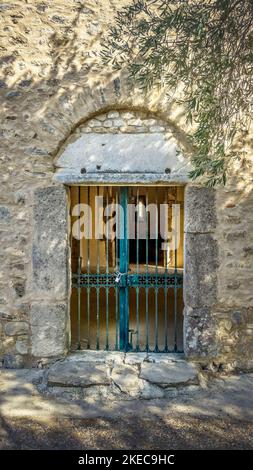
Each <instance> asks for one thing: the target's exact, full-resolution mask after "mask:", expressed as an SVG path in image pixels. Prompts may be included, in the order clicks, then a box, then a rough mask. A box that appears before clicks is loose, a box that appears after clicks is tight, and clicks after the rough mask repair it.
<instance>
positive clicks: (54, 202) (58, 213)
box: [30, 89, 217, 358]
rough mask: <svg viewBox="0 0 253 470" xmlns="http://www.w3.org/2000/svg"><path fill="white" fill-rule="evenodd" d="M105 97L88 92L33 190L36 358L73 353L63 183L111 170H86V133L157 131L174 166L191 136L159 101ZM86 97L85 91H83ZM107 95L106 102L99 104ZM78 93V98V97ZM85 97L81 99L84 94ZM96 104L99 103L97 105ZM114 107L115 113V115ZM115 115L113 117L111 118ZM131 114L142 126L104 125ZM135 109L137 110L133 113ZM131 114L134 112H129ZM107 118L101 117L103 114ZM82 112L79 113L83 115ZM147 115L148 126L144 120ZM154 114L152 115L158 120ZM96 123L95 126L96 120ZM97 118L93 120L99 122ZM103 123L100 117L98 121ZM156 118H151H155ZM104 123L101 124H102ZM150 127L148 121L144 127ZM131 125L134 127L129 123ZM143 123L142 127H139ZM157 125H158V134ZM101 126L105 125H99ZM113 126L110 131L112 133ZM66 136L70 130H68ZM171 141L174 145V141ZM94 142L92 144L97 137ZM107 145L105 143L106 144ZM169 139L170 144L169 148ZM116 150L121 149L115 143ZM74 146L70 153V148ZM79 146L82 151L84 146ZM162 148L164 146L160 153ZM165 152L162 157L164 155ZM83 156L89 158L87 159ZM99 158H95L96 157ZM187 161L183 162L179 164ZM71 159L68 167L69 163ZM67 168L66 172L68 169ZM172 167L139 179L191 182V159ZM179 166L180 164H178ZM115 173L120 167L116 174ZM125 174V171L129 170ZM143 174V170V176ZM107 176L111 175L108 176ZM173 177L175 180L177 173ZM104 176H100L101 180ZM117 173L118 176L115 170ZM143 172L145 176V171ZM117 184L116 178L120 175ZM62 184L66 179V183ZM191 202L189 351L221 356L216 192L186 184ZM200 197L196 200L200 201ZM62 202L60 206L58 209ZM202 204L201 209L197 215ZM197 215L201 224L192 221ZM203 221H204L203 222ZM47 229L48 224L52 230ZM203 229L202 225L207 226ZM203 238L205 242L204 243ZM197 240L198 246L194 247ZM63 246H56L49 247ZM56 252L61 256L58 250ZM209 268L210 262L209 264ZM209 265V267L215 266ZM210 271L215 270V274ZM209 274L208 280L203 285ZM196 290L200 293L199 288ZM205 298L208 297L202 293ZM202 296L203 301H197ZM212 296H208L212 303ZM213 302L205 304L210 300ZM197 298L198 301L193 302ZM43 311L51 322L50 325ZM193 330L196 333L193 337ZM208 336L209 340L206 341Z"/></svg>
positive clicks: (187, 285) (91, 178)
mask: <svg viewBox="0 0 253 470" xmlns="http://www.w3.org/2000/svg"><path fill="white" fill-rule="evenodd" d="M98 96H100V101H99V100H98V101H96V100H95V99H94V97H93V98H91V97H90V96H89V100H90V103H91V104H90V106H89V107H87V109H86V110H85V113H83V112H82V113H81V111H80V109H79V106H78V107H77V108H78V112H80V113H81V115H80V116H78V113H77V112H75V119H74V124H73V126H72V127H71V128H69V129H67V130H66V129H65V136H64V139H62V140H61V141H59V142H58V146H57V148H55V150H54V152H52V154H53V155H54V156H55V159H54V165H55V168H56V171H55V173H54V181H55V183H54V185H53V186H52V181H51V184H50V187H43V188H39V189H38V190H36V191H35V212H34V213H35V219H36V228H35V234H34V240H33V287H34V292H35V293H37V298H38V299H39V300H37V301H36V302H33V303H32V304H31V322H30V323H31V332H32V340H31V343H32V348H31V351H32V356H33V357H35V358H38V357H49V358H50V357H59V356H60V357H61V356H63V355H65V354H66V353H67V352H68V349H69V331H70V330H69V327H70V322H69V297H70V264H69V263H70V256H69V245H68V230H69V219H68V199H67V194H66V190H65V188H64V184H67V185H68V184H72V183H76V184H78V183H86V184H89V183H90V182H93V183H94V182H96V183H97V184H98V183H99V182H102V180H103V181H104V179H105V178H106V171H105V172H104V173H103V174H102V176H101V173H99V170H97V171H94V170H95V168H94V167H93V168H92V167H90V168H89V169H88V170H89V171H87V169H86V168H85V171H84V172H81V171H80V170H81V169H82V168H83V161H85V162H86V163H85V165H86V166H87V164H88V163H89V162H88V160H87V158H88V156H87V154H86V153H82V152H83V150H82V149H83V145H84V142H85V138H86V139H87V138H88V137H90V138H91V137H92V138H93V139H95V140H96V138H97V136H99V135H100V136H101V135H103V136H105V135H106V134H107V136H108V135H109V136H110V138H111V139H112V141H113V139H117V136H119V135H122V134H125V135H127V137H128V139H131V138H132V137H133V136H138V135H141V134H144V135H145V136H146V138H147V137H148V136H151V143H150V145H151V146H152V145H153V144H154V143H155V142H154V140H153V141H152V139H154V136H158V141H157V142H158V144H157V145H158V148H159V151H161V148H162V147H163V145H165V154H166V152H168V151H169V149H170V147H169V145H172V147H173V152H172V154H173V155H172V157H173V158H172V165H177V163H178V156H177V155H176V146H177V145H179V146H180V149H181V148H186V147H187V139H186V134H185V132H184V131H182V130H180V129H179V127H178V125H177V124H175V123H173V120H172V119H171V118H168V117H167V118H166V116H165V114H163V113H164V108H163V107H162V106H161V109H160V111H158V110H157V103H158V101H157V103H156V107H153V108H152V106H150V108H149V107H148V106H147V105H146V106H144V101H145V100H144V98H143V97H142V98H141V99H140V101H138V100H137V103H135V106H133V105H131V101H132V100H133V97H130V98H129V97H126V96H124V97H122V95H120V96H117V94H115V89H114V100H110V101H109V100H108V102H107V101H106V99H105V95H103V96H104V98H103V100H102V98H101V96H102V95H101V91H100V94H99V92H98ZM79 98H80V97H79ZM101 100H102V101H103V102H102V103H101ZM76 102H77V99H76V100H75V103H76ZM81 102H82V103H83V100H81ZM94 103H96V104H95V105H94ZM110 113H111V114H110ZM113 113H114V117H113ZM124 113H125V115H126V114H127V113H128V114H129V117H128V118H126V117H125V118H124V119H134V120H137V119H140V126H139V125H137V124H136V127H135V125H134V124H133V131H132V132H130V131H129V129H128V127H129V122H128V123H127V126H126V127H127V129H125V132H124V130H123V127H124V126H123V125H122V123H118V124H117V125H116V124H115V122H113V125H112V126H111V127H110V126H109V125H108V127H106V129H107V132H105V126H104V125H102V126H101V122H102V123H104V122H105V120H106V119H108V120H110V116H111V120H112V121H115V120H120V119H122V116H123V114H124ZM131 114H132V115H131ZM130 115H131V116H130ZM102 117H103V118H102ZM78 118H79V119H78ZM145 120H146V121H148V123H146V124H145V126H147V127H146V128H145V129H144V128H142V127H143V121H145ZM152 120H153V121H152ZM92 121H93V124H92V126H91V122H92ZM94 121H95V124H94ZM96 121H97V123H96ZM150 121H152V122H150ZM98 123H99V125H98ZM145 126H144V127H145ZM130 127H131V126H130ZM138 127H140V128H141V129H142V131H143V132H139V131H138V130H136V129H137V128H138ZM151 127H155V128H156V129H153V130H154V132H152V129H151ZM98 128H102V131H101V129H98ZM108 129H109V131H108ZM166 132H167V133H169V134H170V139H171V141H170V139H167V140H166ZM66 134H67V135H66ZM168 142H171V144H168ZM79 144H80V145H81V147H82V149H81V153H80V155H79V156H80V158H81V162H80V161H79V160H78V158H77V159H76V156H75V153H76V152H77V150H78V148H79V147H78V146H79ZM93 144H94V142H93ZM100 144H101V142H100ZM166 145H167V147H166ZM117 148H118V147H117ZM70 150H71V151H70ZM79 150H80V149H79ZM161 152H162V151H161ZM161 155H164V154H163V153H161ZM82 159H84V160H82ZM71 163H72V164H73V167H72V170H73V169H75V168H74V167H75V165H76V164H77V163H78V165H79V166H78V172H79V174H78V178H77V179H75V178H76V175H75V174H74V173H75V172H74V173H72V174H71V172H69V170H71ZM95 163H96V160H95ZM181 163H182V162H181ZM64 165H65V166H64ZM66 169H67V170H68V171H67V172H66ZM165 169H166V168H163V169H161V171H160V173H159V175H158V176H157V177H156V178H155V179H153V180H152V181H151V180H150V177H151V173H152V172H149V174H148V177H147V178H146V176H145V179H141V180H138V179H137V180H134V182H137V183H138V182H139V183H146V184H152V183H156V182H160V183H164V184H169V183H171V184H186V183H188V177H187V173H188V169H187V162H186V165H185V172H184V173H182V174H180V173H179V174H178V178H175V174H176V172H173V171H171V172H170V173H167V172H166V171H165ZM176 170H177V169H176ZM135 171H136V168H134V169H133V171H132V172H130V173H131V177H133V178H134V177H135V176H134V174H135ZM116 173H117V172H116ZM126 173H128V174H127V176H126ZM140 174H141V172H140V173H139V175H140ZM108 175H109V176H108ZM108 175H107V179H106V181H104V182H106V183H108V184H110V181H111V177H112V176H111V175H112V173H110V172H108ZM120 175H121V176H122V174H121V172H120V171H118V174H117V175H116V177H117V178H118V179H116V181H118V182H120V183H131V182H133V180H131V179H129V178H130V176H129V172H125V173H124V177H123V178H121V179H120ZM171 175H172V176H173V178H172V177H171ZM101 178H102V180H101ZM114 178H115V175H114ZM141 178H143V175H142V176H141ZM114 182H115V179H114ZM62 183H63V184H62ZM187 194H188V202H187V207H188V209H187V215H186V221H187V223H186V235H185V246H186V252H187V253H188V255H187V256H188V259H187V260H186V263H185V264H186V279H185V294H184V297H185V302H186V308H185V316H186V320H185V335H184V338H185V352H186V354H187V355H189V356H194V357H201V356H206V355H212V356H214V355H215V347H216V346H215V340H214V323H213V318H212V317H211V315H210V307H211V306H212V305H213V304H214V303H215V301H216V270H217V246H216V242H215V238H214V231H215V227H216V225H215V223H216V222H215V212H214V196H213V192H212V190H209V189H207V188H199V187H194V186H192V185H190V191H189V190H188V192H187ZM196 201H197V202H198V204H196ZM56 208H57V210H56ZM197 210H198V211H200V215H199V213H197ZM206 213H208V214H211V222H210V224H209V225H208V227H207V226H206V225H205V214H206ZM192 220H196V224H195V225H196V226H195V225H194V224H193V223H192ZM198 222H199V223H198ZM48 227H50V228H49V229H48ZM203 227H204V228H203ZM45 232H47V236H46V237H43V236H41V234H42V235H43V233H44V234H45ZM200 242H201V243H200ZM196 244H197V246H198V249H197V251H196V249H195V248H196ZM206 245H209V246H210V247H211V248H210V253H209V254H210V256H209V258H208V260H207V261H208V262H207V263H204V264H203V263H202V260H203V259H204V258H205V257H206ZM51 246H52V247H54V246H57V250H56V251H55V252H54V251H53V250H50V247H51ZM194 249H195V251H196V256H195V258H194V259H193V258H192V257H191V256H190V255H189V254H190V253H191V252H194ZM55 253H56V254H57V256H55ZM197 258H198V259H199V262H201V263H202V265H203V268H202V270H201V276H199V273H198V270H196V269H195V268H196V262H197V261H196V260H197ZM210 266H211V268H210ZM210 269H211V271H212V272H211V271H210ZM210 274H211V275H210ZM203 279H204V280H205V281H204V285H203ZM201 289H205V291H206V292H207V295H205V296H204V300H203V302H202V303H203V305H202V303H201V301H200V297H199V296H198V291H200V290H201ZM194 292H195V294H194ZM202 297H203V296H202ZM196 299H199V300H198V302H197V303H196ZM206 299H208V302H206ZM206 303H207V305H206ZM195 304H196V305H195ZM45 316H46V318H47V320H48V321H47V323H45ZM194 334H195V336H196V338H195V339H194ZM202 339H203V340H202Z"/></svg>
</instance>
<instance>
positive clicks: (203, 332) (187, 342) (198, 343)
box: [184, 307, 217, 358]
mask: <svg viewBox="0 0 253 470" xmlns="http://www.w3.org/2000/svg"><path fill="white" fill-rule="evenodd" d="M184 352H185V355H186V356H187V357H196V358H197V357H199V358H200V357H210V358H211V357H215V356H216V354H217V344H216V322H215V319H214V317H213V316H212V315H211V310H210V309H209V308H195V309H192V308H189V307H186V308H185V310H184Z"/></svg>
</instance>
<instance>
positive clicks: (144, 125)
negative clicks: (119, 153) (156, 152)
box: [0, 0, 253, 369]
mask: <svg viewBox="0 0 253 470" xmlns="http://www.w3.org/2000/svg"><path fill="white" fill-rule="evenodd" d="M127 3H128V1H127V0H120V1H118V0H117V1H116V0H96V1H94V0H92V1H83V0H80V1H78V0H69V1H68V2H67V3H66V2H65V1H63V0H56V1H54V2H51V1H46V0H44V1H36V0H28V1H27V2H25V3H24V2H23V1H21V0H16V1H14V0H13V1H9V2H8V1H6V2H4V3H2V4H1V5H0V22H1V23H0V28H1V50H0V53H1V58H0V66H1V70H0V95H1V142H0V146H1V172H0V178H1V185H0V240H1V243H0V264H1V271H0V335H1V337H0V338H1V343H0V357H1V362H2V364H3V366H4V367H24V366H38V365H40V364H42V365H43V364H47V363H48V362H51V361H52V362H54V361H55V360H56V359H57V358H59V357H64V356H65V355H66V354H67V353H68V348H69V331H70V326H69V323H70V322H69V293H70V277H69V272H70V262H69V246H68V230H69V221H68V194H67V188H65V187H64V185H63V184H62V183H58V182H56V181H55V179H54V175H55V164H56V161H57V156H58V155H60V154H61V153H62V152H63V150H64V149H65V148H66V145H67V144H68V143H69V142H73V141H75V139H77V138H78V136H80V135H85V134H87V133H90V132H93V133H99V132H108V133H111V134H112V136H113V135H114V134H116V133H133V134H138V133H144V134H145V133H152V132H161V133H166V134H167V133H169V134H170V135H172V136H173V139H175V141H176V142H177V144H178V146H179V147H180V149H181V151H182V153H184V154H185V155H189V154H190V153H191V151H192V149H191V147H190V144H189V142H188V140H187V137H186V132H187V131H188V130H189V129H187V127H186V124H185V120H184V113H183V110H182V109H181V108H180V107H178V106H176V105H175V103H174V102H172V103H170V104H168V102H167V100H166V96H165V95H164V93H163V91H161V92H160V93H158V92H157V91H151V92H150V93H149V94H148V95H144V94H142V93H141V92H140V90H137V89H135V88H133V87H132V88H131V89H129V85H128V83H127V81H126V79H125V73H124V70H122V72H121V73H118V74H116V75H113V74H112V73H111V72H110V71H109V70H107V69H106V68H105V67H102V65H101V64H100V62H99V50H100V41H101V37H102V36H103V34H105V32H106V28H107V26H108V24H112V21H113V20H112V18H113V13H114V12H115V10H116V9H118V8H120V7H121V6H124V5H125V4H127ZM237 151H238V153H239V152H241V153H242V154H243V156H244V158H243V159H241V160H240V162H239V161H238V164H236V165H234V166H233V167H231V169H230V174H229V180H228V184H227V186H226V187H225V188H224V189H223V188H219V189H216V190H210V189H207V188H204V187H202V186H201V185H192V184H191V183H190V182H188V183H187V185H186V186H187V187H186V193H185V205H186V220H185V259H186V264H185V321H184V330H185V333H184V334H185V336H184V341H185V354H186V356H187V357H188V358H190V359H192V360H195V361H197V362H200V363H202V364H203V366H206V365H208V364H214V367H217V368H218V367H223V368H228V369H229V368H231V369H236V368H241V369H250V368H252V367H253V269H252V264H253V211H252V204H253V192H252V187H253V185H252V136H246V137H245V136H244V137H243V136H242V139H241V141H238V143H237ZM53 220H54V221H55V220H56V222H57V230H56V229H55V226H54V225H53V223H52V221H53Z"/></svg>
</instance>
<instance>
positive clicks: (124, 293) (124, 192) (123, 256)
mask: <svg viewBox="0 0 253 470" xmlns="http://www.w3.org/2000/svg"><path fill="white" fill-rule="evenodd" d="M127 201H128V188H127V187H122V188H120V205H121V207H122V216H123V217H121V220H120V249H119V254H120V272H121V273H122V274H123V285H121V286H120V287H119V296H120V298H119V300H120V350H127V347H128V324H129V319H128V287H127V286H126V285H124V284H126V283H125V275H126V273H127V272H128V237H127V233H128V229H127Z"/></svg>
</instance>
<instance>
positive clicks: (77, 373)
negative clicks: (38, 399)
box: [48, 361, 110, 387]
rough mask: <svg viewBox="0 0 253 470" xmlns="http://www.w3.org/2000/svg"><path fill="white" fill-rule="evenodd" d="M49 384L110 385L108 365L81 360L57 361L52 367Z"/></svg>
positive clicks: (66, 385) (70, 385) (76, 385)
mask: <svg viewBox="0 0 253 470" xmlns="http://www.w3.org/2000/svg"><path fill="white" fill-rule="evenodd" d="M48 385H56V386H65V387H68V386H69V387H90V386H92V385H110V379H109V377H108V375H107V372H106V367H105V366H104V365H99V364H87V363H85V362H80V361H68V362H66V361H64V362H57V363H56V364H55V365H53V366H52V367H51V368H50V371H49V374H48Z"/></svg>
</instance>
